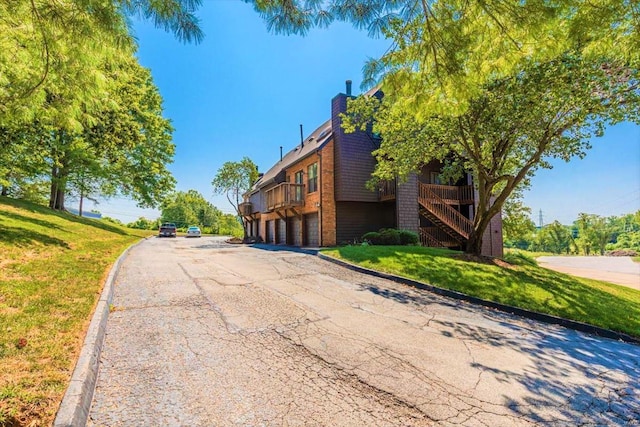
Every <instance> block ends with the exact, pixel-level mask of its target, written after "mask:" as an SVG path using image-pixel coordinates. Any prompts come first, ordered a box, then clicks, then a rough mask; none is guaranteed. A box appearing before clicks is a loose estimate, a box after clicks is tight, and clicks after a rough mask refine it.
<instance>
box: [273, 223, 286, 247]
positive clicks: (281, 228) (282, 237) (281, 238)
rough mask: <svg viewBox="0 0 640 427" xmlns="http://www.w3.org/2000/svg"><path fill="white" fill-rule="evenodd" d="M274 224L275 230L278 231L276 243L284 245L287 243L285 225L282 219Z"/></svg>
mask: <svg viewBox="0 0 640 427" xmlns="http://www.w3.org/2000/svg"><path fill="white" fill-rule="evenodd" d="M276 222H277V224H276V229H277V230H278V241H277V242H276V243H278V244H280V245H284V244H286V243H287V223H286V222H285V220H284V219H277V220H276Z"/></svg>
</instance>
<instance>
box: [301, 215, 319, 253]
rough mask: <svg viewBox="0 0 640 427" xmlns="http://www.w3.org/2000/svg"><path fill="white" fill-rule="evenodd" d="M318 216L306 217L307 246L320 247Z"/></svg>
mask: <svg viewBox="0 0 640 427" xmlns="http://www.w3.org/2000/svg"><path fill="white" fill-rule="evenodd" d="M319 228H320V227H319V222H318V214H317V213H312V214H309V215H305V216H304V231H305V233H304V235H305V242H304V243H305V246H320V232H319V231H320V230H319Z"/></svg>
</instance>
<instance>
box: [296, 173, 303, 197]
mask: <svg viewBox="0 0 640 427" xmlns="http://www.w3.org/2000/svg"><path fill="white" fill-rule="evenodd" d="M295 183H296V184H302V171H298V172H296V175H295ZM295 197H296V201H300V200H302V185H296V195H295Z"/></svg>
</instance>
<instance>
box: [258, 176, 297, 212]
mask: <svg viewBox="0 0 640 427" xmlns="http://www.w3.org/2000/svg"><path fill="white" fill-rule="evenodd" d="M265 196H266V202H267V203H266V205H267V211H273V210H277V209H287V208H291V207H294V206H303V205H304V184H290V183H288V182H284V183H282V184H280V185H276V186H275V187H273V188H271V189H269V190H267V192H266V193H265Z"/></svg>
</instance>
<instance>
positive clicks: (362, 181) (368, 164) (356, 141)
mask: <svg viewBox="0 0 640 427" xmlns="http://www.w3.org/2000/svg"><path fill="white" fill-rule="evenodd" d="M347 98H348V97H347V95H344V94H339V95H337V96H336V97H335V98H333V100H332V101H331V128H332V130H333V134H334V140H335V148H334V157H335V166H334V167H335V169H334V170H335V172H334V174H335V200H336V202H341V201H350V202H376V201H377V200H378V194H377V193H376V192H375V191H371V190H368V189H367V188H366V183H367V181H369V180H370V179H371V173H372V172H373V169H374V168H375V165H376V161H375V158H374V157H373V156H372V155H371V152H372V151H373V150H374V149H376V148H377V147H376V143H375V142H374V140H373V139H372V138H371V137H370V136H369V135H368V134H367V133H366V132H354V133H349V134H347V133H345V132H344V130H343V129H342V126H341V123H342V121H341V119H340V117H339V114H340V113H343V112H345V111H346V109H347Z"/></svg>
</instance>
